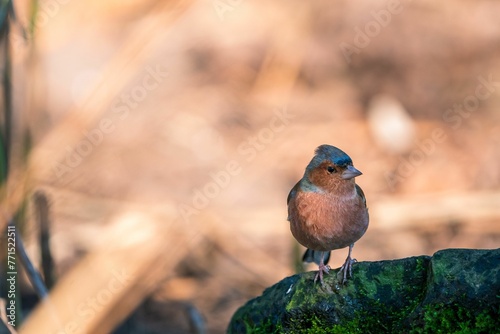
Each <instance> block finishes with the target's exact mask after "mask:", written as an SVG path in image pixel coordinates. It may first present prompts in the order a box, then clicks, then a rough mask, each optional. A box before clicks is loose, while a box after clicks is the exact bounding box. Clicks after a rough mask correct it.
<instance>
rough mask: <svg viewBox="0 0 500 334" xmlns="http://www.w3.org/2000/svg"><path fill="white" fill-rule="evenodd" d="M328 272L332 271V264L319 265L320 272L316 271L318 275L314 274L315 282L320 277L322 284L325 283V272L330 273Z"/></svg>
mask: <svg viewBox="0 0 500 334" xmlns="http://www.w3.org/2000/svg"><path fill="white" fill-rule="evenodd" d="M328 272H330V266H329V265H324V264H323V263H321V264H320V265H319V267H318V272H317V273H316V276H314V283H316V281H317V280H318V277H319V281H320V282H321V285H323V273H325V274H328Z"/></svg>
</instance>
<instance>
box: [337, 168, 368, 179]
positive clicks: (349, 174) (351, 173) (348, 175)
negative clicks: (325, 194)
mask: <svg viewBox="0 0 500 334" xmlns="http://www.w3.org/2000/svg"><path fill="white" fill-rule="evenodd" d="M361 174H363V173H361V172H360V171H359V170H357V169H356V168H354V167H353V166H351V165H348V166H347V169H346V170H345V171H343V172H342V174H341V177H342V178H343V179H344V180H350V179H352V178H354V177H356V176H360V175H361Z"/></svg>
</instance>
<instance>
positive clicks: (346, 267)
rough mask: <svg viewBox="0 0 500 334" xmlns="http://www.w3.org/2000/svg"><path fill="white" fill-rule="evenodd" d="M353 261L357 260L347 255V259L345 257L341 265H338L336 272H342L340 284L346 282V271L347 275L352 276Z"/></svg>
mask: <svg viewBox="0 0 500 334" xmlns="http://www.w3.org/2000/svg"><path fill="white" fill-rule="evenodd" d="M355 262H358V261H357V260H356V259H351V257H350V256H348V257H347V259H345V262H344V264H343V265H342V267H340V270H339V272H338V274H342V284H344V285H345V284H346V283H347V275H348V273H349V277H352V264H353V263H355Z"/></svg>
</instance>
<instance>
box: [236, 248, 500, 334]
mask: <svg viewBox="0 0 500 334" xmlns="http://www.w3.org/2000/svg"><path fill="white" fill-rule="evenodd" d="M337 272H338V270H335V271H334V270H332V271H330V274H329V275H325V283H324V285H321V284H320V283H316V284H315V283H314V282H313V279H314V275H315V272H308V273H302V274H299V275H294V276H291V277H287V278H285V279H283V280H282V281H281V282H279V283H277V284H275V285H274V286H272V287H270V288H268V289H266V290H265V291H264V293H263V294H262V296H260V297H257V298H255V299H252V300H250V301H249V302H248V303H246V304H245V305H244V306H242V307H241V308H240V309H239V310H238V311H237V312H236V313H235V314H234V316H233V318H232V320H231V323H230V324H229V328H228V333H464V334H465V333H500V320H499V319H500V249H497V250H468V249H448V250H442V251H439V252H437V253H435V254H434V255H433V256H432V257H429V256H418V257H410V258H406V259H400V260H392V261H378V262H359V263H355V264H354V265H353V277H352V278H351V279H350V280H349V281H348V282H347V284H346V285H345V286H342V285H341V284H340V280H339V279H340V277H338V278H337V275H336V273H337Z"/></svg>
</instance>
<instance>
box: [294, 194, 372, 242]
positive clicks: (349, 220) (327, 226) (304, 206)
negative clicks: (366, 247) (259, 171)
mask: <svg viewBox="0 0 500 334" xmlns="http://www.w3.org/2000/svg"><path fill="white" fill-rule="evenodd" d="M288 219H289V221H290V229H291V231H292V234H293V236H294V237H295V239H297V241H298V242H299V243H301V244H302V245H304V246H305V247H307V248H310V249H313V250H318V251H329V250H334V249H340V248H344V247H347V246H349V245H351V244H353V243H354V242H356V241H357V240H358V239H359V238H361V237H362V236H363V234H364V233H365V232H366V229H367V228H368V210H367V208H366V206H365V205H364V202H363V200H362V199H361V197H359V196H357V194H356V193H353V195H352V196H334V195H331V194H329V193H317V192H302V191H298V192H297V193H296V195H295V196H294V198H292V199H291V200H290V202H289V204H288Z"/></svg>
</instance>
